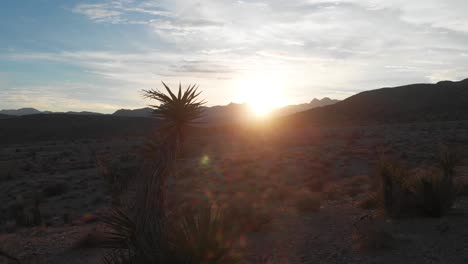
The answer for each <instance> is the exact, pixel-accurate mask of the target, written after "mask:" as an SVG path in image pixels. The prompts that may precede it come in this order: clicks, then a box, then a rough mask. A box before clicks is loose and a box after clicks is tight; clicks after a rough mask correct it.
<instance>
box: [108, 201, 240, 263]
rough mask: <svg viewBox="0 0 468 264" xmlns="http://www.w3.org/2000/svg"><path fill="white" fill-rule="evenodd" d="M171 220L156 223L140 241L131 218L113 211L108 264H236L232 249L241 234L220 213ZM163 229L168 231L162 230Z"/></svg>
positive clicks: (196, 212) (202, 212)
mask: <svg viewBox="0 0 468 264" xmlns="http://www.w3.org/2000/svg"><path fill="white" fill-rule="evenodd" d="M168 220H169V219H166V220H165V222H166V223H167V225H165V224H162V223H161V221H164V220H162V219H159V220H155V222H153V224H154V226H152V227H151V228H153V231H155V232H148V233H146V234H145V237H139V236H137V234H138V231H137V226H136V224H135V221H134V220H133V219H132V218H131V217H130V216H129V214H128V213H126V212H123V211H119V210H117V209H116V210H114V212H113V213H112V214H110V215H108V216H107V217H106V218H104V222H105V223H107V224H108V226H109V227H111V228H112V231H111V233H110V234H111V236H110V237H109V240H108V241H105V242H104V244H105V246H107V247H108V248H110V249H111V250H112V251H111V253H109V255H108V256H107V257H106V263H114V264H115V263H139V264H140V263H141V264H144V263H148V264H149V263H174V264H177V263H181V264H182V263H183V264H191V263H194V264H199V263H213V264H216V263H223V264H224V263H226V264H229V263H237V260H238V259H237V258H236V257H235V253H234V252H233V250H232V248H233V245H234V243H235V242H236V240H237V239H236V238H237V236H238V235H239V233H237V232H235V231H234V230H233V228H232V226H231V225H230V224H228V222H226V218H225V217H224V215H223V213H222V211H221V210H220V209H215V208H213V207H211V206H208V207H202V208H199V209H197V210H191V211H188V212H186V214H185V215H184V216H183V217H177V218H174V219H171V220H172V221H168ZM162 226H165V227H166V228H167V229H166V228H164V229H160V227H162ZM147 228H150V227H148V226H147Z"/></svg>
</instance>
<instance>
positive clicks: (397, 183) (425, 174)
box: [378, 149, 457, 217]
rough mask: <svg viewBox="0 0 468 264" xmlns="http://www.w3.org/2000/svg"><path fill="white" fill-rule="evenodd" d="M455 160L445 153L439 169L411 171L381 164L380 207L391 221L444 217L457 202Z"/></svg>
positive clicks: (385, 163)
mask: <svg viewBox="0 0 468 264" xmlns="http://www.w3.org/2000/svg"><path fill="white" fill-rule="evenodd" d="M456 165H457V158H456V156H455V155H454V154H453V153H451V152H449V151H448V150H447V149H444V150H443V151H442V152H441V154H440V157H439V160H438V166H434V167H429V168H426V169H422V170H421V169H420V170H413V171H410V170H408V169H406V168H404V167H403V166H401V165H399V164H397V163H395V162H388V161H381V162H380V163H379V166H378V174H379V179H380V189H379V190H378V194H379V197H378V199H379V200H380V201H381V205H382V206H383V209H384V210H385V212H386V213H387V214H388V215H389V216H392V217H399V216H402V215H407V214H415V213H416V214H419V215H422V216H429V217H440V216H442V215H444V214H445V213H446V212H447V211H448V210H449V209H450V208H451V207H452V205H453V203H454V201H455V198H456V193H457V191H456V188H455V184H454V175H455V166H456Z"/></svg>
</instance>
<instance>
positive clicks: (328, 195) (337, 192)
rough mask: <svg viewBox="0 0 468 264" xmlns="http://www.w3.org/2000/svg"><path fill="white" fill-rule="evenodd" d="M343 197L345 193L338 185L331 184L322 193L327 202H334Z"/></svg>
mask: <svg viewBox="0 0 468 264" xmlns="http://www.w3.org/2000/svg"><path fill="white" fill-rule="evenodd" d="M341 197H343V191H342V188H341V187H340V186H339V185H337V184H329V185H327V186H325V187H324V189H323V191H322V198H323V199H325V200H329V201H334V200H338V199H339V198H341Z"/></svg>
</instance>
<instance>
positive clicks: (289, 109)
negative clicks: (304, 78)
mask: <svg viewBox="0 0 468 264" xmlns="http://www.w3.org/2000/svg"><path fill="white" fill-rule="evenodd" d="M339 101H340V100H336V99H330V98H328V97H324V98H322V99H321V100H320V99H317V98H314V99H313V100H312V101H310V102H309V103H305V104H297V105H288V106H285V107H281V108H279V109H277V110H275V111H274V113H275V114H276V115H290V114H294V113H297V112H302V111H306V110H309V109H312V108H316V107H322V106H327V105H332V104H335V103H337V102H339Z"/></svg>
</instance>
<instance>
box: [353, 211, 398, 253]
mask: <svg viewBox="0 0 468 264" xmlns="http://www.w3.org/2000/svg"><path fill="white" fill-rule="evenodd" d="M353 226H354V229H353V234H352V239H353V243H354V247H355V248H356V249H357V250H360V251H380V250H385V249H391V248H393V247H394V246H395V244H396V239H395V236H394V235H393V232H392V230H391V228H390V226H389V224H388V223H386V222H385V221H383V220H382V219H378V218H376V217H374V216H371V215H365V216H363V217H361V218H360V219H358V221H356V222H355V223H354V224H353Z"/></svg>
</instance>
